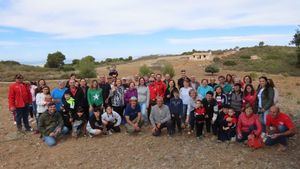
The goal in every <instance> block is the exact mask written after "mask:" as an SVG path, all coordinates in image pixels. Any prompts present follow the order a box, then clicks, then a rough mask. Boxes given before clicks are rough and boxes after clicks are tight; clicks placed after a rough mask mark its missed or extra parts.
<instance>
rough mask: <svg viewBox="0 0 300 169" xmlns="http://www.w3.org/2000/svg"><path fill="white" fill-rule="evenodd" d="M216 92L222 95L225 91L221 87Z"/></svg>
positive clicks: (217, 87)
mask: <svg viewBox="0 0 300 169" xmlns="http://www.w3.org/2000/svg"><path fill="white" fill-rule="evenodd" d="M215 91H216V93H217V94H222V93H223V89H222V87H221V86H219V85H218V86H216V87H215Z"/></svg>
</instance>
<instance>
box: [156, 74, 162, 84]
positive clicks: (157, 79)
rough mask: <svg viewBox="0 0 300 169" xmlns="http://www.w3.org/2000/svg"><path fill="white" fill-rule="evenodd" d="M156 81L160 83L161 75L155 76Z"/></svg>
mask: <svg viewBox="0 0 300 169" xmlns="http://www.w3.org/2000/svg"><path fill="white" fill-rule="evenodd" d="M156 81H158V82H160V81H161V74H159V73H158V74H156Z"/></svg>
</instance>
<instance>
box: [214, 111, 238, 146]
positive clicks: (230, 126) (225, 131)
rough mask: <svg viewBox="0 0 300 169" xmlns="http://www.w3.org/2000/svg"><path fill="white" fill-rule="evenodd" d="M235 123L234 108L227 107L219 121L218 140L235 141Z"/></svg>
mask: <svg viewBox="0 0 300 169" xmlns="http://www.w3.org/2000/svg"><path fill="white" fill-rule="evenodd" d="M223 111H224V110H223ZM225 111H226V110H225ZM236 124H237V118H236V117H235V112H234V109H233V108H229V109H228V113H227V114H224V117H223V120H222V122H221V126H220V130H219V132H220V133H219V138H218V139H219V140H220V141H229V140H231V141H235V133H236V132H235V131H236Z"/></svg>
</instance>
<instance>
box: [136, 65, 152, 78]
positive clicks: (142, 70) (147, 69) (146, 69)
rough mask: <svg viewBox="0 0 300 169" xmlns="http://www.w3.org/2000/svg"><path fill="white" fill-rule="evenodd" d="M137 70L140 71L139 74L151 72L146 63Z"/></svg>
mask: <svg viewBox="0 0 300 169" xmlns="http://www.w3.org/2000/svg"><path fill="white" fill-rule="evenodd" d="M139 71H140V76H145V75H149V74H150V73H151V72H152V71H151V69H150V68H149V67H148V66H147V65H146V64H144V65H143V66H141V67H140V70H139Z"/></svg>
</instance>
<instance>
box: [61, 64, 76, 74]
mask: <svg viewBox="0 0 300 169" xmlns="http://www.w3.org/2000/svg"><path fill="white" fill-rule="evenodd" d="M61 70H62V71H64V72H70V71H75V68H74V67H73V66H72V65H64V66H63V67H61Z"/></svg>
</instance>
